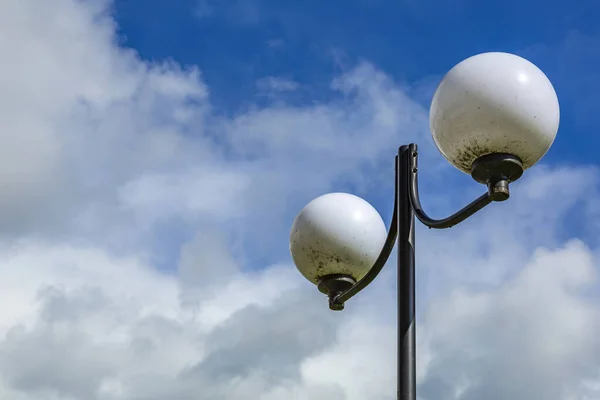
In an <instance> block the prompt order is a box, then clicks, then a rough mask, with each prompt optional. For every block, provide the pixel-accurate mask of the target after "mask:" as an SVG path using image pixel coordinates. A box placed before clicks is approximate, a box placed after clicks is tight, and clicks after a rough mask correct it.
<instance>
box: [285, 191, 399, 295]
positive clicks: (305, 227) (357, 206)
mask: <svg viewBox="0 0 600 400" xmlns="http://www.w3.org/2000/svg"><path fill="white" fill-rule="evenodd" d="M386 237H387V230H386V228H385V224H384V222H383V220H382V219H381V216H380V215H379V213H378V212H377V210H375V208H373V206H371V205H370V204H369V203H368V202H366V201H365V200H363V199H361V198H360V197H357V196H354V195H352V194H348V193H329V194H326V195H323V196H320V197H317V198H316V199H314V200H313V201H311V202H310V203H308V204H307V205H306V206H305V207H304V208H303V209H302V210H301V211H300V213H299V214H298V216H297V217H296V219H295V220H294V223H293V225H292V231H291V234H290V251H291V253H292V258H293V260H294V263H295V264H296V267H297V268H298V270H299V271H300V273H302V275H303V276H304V277H305V278H306V279H308V280H309V281H311V282H312V283H314V284H318V283H319V280H320V279H321V278H322V277H324V276H326V275H332V274H343V275H347V276H350V277H352V278H354V279H355V280H357V281H358V280H360V279H361V278H362V277H363V276H364V275H365V274H366V273H367V271H368V270H369V269H370V268H371V267H372V266H373V264H374V263H375V261H376V260H377V257H378V256H379V253H380V252H381V250H382V249H383V245H384V243H385V239H386Z"/></svg>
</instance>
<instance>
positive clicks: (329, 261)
mask: <svg viewBox="0 0 600 400" xmlns="http://www.w3.org/2000/svg"><path fill="white" fill-rule="evenodd" d="M559 118H560V110H559V104H558V98H557V96H556V93H555V91H554V88H553V87H552V84H551V83H550V81H549V80H548V78H547V77H546V75H544V73H543V72H542V71H541V70H539V69H538V68H537V67H536V66H535V65H534V64H532V63H531V62H529V61H527V60H525V59H524V58H521V57H519V56H516V55H513V54H508V53H497V52H496V53H483V54H478V55H475V56H473V57H470V58H467V59H466V60H464V61H462V62H460V63H459V64H457V65H456V66H455V67H454V68H452V69H451V70H450V71H449V72H448V73H447V74H446V76H445V77H444V78H443V80H442V81H441V83H440V84H439V86H438V88H437V90H436V92H435V94H434V97H433V101H432V103H431V109H430V127H431V132H432V134H433V139H434V142H435V144H436V146H437V147H438V149H439V150H440V152H441V153H442V155H443V156H444V157H445V158H446V159H447V160H448V161H449V162H450V163H451V164H452V165H454V166H455V167H456V168H458V169H459V170H461V171H463V172H466V173H468V174H470V175H471V176H472V177H473V179H475V180H476V181H477V182H479V183H482V184H484V185H486V186H487V190H486V192H485V193H484V194H482V195H481V196H480V197H478V198H477V199H475V200H474V201H473V202H471V203H470V204H469V205H467V206H466V207H464V208H462V209H461V210H459V211H458V212H456V213H455V214H453V215H451V216H449V217H447V218H443V219H433V218H431V217H429V216H428V215H427V214H426V213H425V212H424V211H423V208H422V207H421V202H420V200H419V192H418V184H417V174H418V169H417V159H418V152H417V145H416V144H409V145H403V146H401V147H400V148H399V150H398V155H397V156H396V171H395V175H396V180H395V200H394V212H393V216H392V222H391V224H390V228H389V231H388V232H387V233H386V229H385V224H384V223H383V220H382V219H381V216H380V215H379V214H378V212H377V211H376V210H375V209H374V208H373V207H372V206H371V205H370V204H369V203H367V202H366V201H365V200H363V199H361V198H359V197H357V196H354V195H351V194H346V193H330V194H326V195H323V196H321V197H318V198H316V199H314V200H313V201H311V202H310V203H309V204H308V205H306V206H305V207H304V208H303V209H302V210H301V211H300V213H299V214H298V216H297V217H296V219H295V220H294V223H293V226H292V230H291V235H290V251H291V254H292V258H293V260H294V263H295V264H296V267H297V268H298V270H299V271H300V272H301V274H302V275H303V276H304V277H305V278H306V279H308V280H309V281H310V282H312V283H314V284H315V285H317V287H318V289H319V290H320V291H321V292H323V293H324V294H326V295H327V296H328V297H329V308H330V309H332V310H342V309H343V308H344V303H345V302H346V301H348V300H349V299H350V298H351V297H353V296H354V295H356V294H357V293H358V292H360V291H361V290H362V289H364V288H365V287H366V286H367V285H368V284H369V283H371V282H372V281H373V280H374V279H375V278H376V277H377V275H378V274H379V272H380V271H381V269H382V268H383V266H384V265H385V263H386V261H387V259H388V257H389V255H390V253H391V252H392V250H393V247H394V245H395V244H396V245H397V254H398V263H397V266H398V399H399V400H416V373H415V369H416V349H415V344H416V342H415V320H414V318H415V216H416V218H417V219H419V220H420V221H421V222H422V223H423V224H425V225H426V226H428V227H429V228H435V229H443V228H450V227H452V226H454V225H456V224H458V223H460V222H462V221H464V220H465V219H467V218H468V217H470V216H471V215H473V214H475V213H476V212H477V211H479V210H481V209H482V208H484V207H485V206H487V205H488V204H490V203H492V202H495V201H504V200H507V199H508V197H509V184H510V183H511V182H514V181H516V180H517V179H519V178H520V177H521V175H522V174H523V171H524V170H526V169H527V168H529V167H531V166H533V165H534V164H535V163H536V162H538V161H539V160H540V159H541V158H542V157H543V155H544V154H545V153H546V152H547V151H548V149H549V148H550V146H551V145H552V142H553V141H554V138H555V137H556V133H557V131H558V125H559Z"/></svg>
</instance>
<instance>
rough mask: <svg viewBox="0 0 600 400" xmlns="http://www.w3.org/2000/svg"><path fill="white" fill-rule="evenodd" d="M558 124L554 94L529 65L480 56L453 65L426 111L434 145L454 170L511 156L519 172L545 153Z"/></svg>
mask: <svg viewBox="0 0 600 400" xmlns="http://www.w3.org/2000/svg"><path fill="white" fill-rule="evenodd" d="M559 120H560V108H559V104H558V98H557V96H556V92H555V91H554V88H553V86H552V83H550V81H549V80H548V78H547V77H546V75H545V74H544V73H543V72H542V71H541V70H540V69H539V68H538V67H536V66H535V65H534V64H532V63H531V62H529V61H528V60H526V59H524V58H522V57H519V56H516V55H514V54H508V53H497V52H496V53H483V54H478V55H475V56H473V57H470V58H467V59H466V60H464V61H462V62H460V63H459V64H457V65H456V66H455V67H454V68H452V69H451V70H450V71H449V72H448V73H447V74H446V76H445V77H444V78H443V80H442V81H441V83H440V84H439V86H438V88H437V91H436V92H435V95H434V97H433V101H432V103H431V110H430V126H431V132H432V134H433V139H434V141H435V144H436V145H437V147H438V149H439V150H440V152H441V153H442V154H443V155H444V157H445V158H446V159H447V160H448V161H450V163H451V164H452V165H454V166H455V167H456V168H458V169H460V170H461V171H464V172H466V173H471V166H472V164H473V161H475V160H476V159H478V158H479V157H482V156H485V155H488V154H493V153H504V154H509V155H512V156H516V157H518V158H519V159H520V161H521V163H522V167H523V170H525V169H527V168H529V167H531V166H532V165H534V164H535V163H536V162H538V161H539V160H540V159H541V158H542V156H543V155H544V154H545V153H546V152H547V151H548V149H549V148H550V146H551V145H552V142H553V141H554V138H555V137H556V133H557V131H558V125H559Z"/></svg>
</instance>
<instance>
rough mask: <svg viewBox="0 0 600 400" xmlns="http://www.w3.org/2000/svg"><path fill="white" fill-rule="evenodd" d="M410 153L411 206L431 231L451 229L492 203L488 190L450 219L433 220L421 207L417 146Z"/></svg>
mask: <svg viewBox="0 0 600 400" xmlns="http://www.w3.org/2000/svg"><path fill="white" fill-rule="evenodd" d="M409 151H410V154H411V157H410V165H409V168H408V174H409V179H408V181H409V185H408V186H409V188H408V191H409V198H410V203H411V206H412V208H413V210H414V212H415V216H416V217H417V218H418V219H419V221H421V222H422V223H423V224H424V225H425V226H427V227H429V228H431V229H445V228H451V227H453V226H454V225H457V224H459V223H461V222H462V221H464V220H465V219H467V218H469V217H470V216H471V215H473V214H475V213H476V212H477V211H479V210H481V209H482V208H484V207H485V206H487V205H488V204H490V203H491V202H492V201H494V198H493V197H492V193H491V190H488V191H487V192H486V193H484V194H482V195H481V196H479V197H478V198H477V199H475V200H474V201H472V202H471V203H470V204H468V205H467V206H465V207H463V208H462V209H460V210H459V211H457V212H456V213H454V214H452V215H451V216H449V217H446V218H442V219H433V218H431V217H429V216H428V215H427V214H426V213H425V211H423V206H421V201H420V199H419V182H418V181H419V179H418V165H417V159H418V151H417V145H416V144H414V143H413V144H410V145H409Z"/></svg>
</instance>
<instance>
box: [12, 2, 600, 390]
mask: <svg viewBox="0 0 600 400" xmlns="http://www.w3.org/2000/svg"><path fill="white" fill-rule="evenodd" d="M599 16H600V5H598V4H597V2H594V1H572V2H555V1H545V2H542V1H533V0H532V1H521V2H517V1H503V2H483V1H468V0H455V1H441V0H440V1H429V2H423V1H416V0H405V1H396V2H388V1H383V0H353V1H321V2H317V1H312V0H310V1H304V2H300V1H298V2H285V1H274V0H272V1H268V0H249V1H245V2H244V1H241V0H231V1H229V2H224V1H219V0H179V1H166V0H145V1H142V0H85V1H82V0H44V1H39V0H6V1H1V2H0V51H1V52H2V55H3V69H2V73H0V106H1V107H0V188H1V189H2V190H1V193H2V196H0V239H1V240H0V293H2V296H3V297H2V299H3V304H4V305H5V306H4V307H0V398H1V399H10V400H38V399H41V398H43V399H52V400H73V399H77V400H79V399H98V400H164V399H173V400H190V399H195V400H197V399H199V400H204V399H206V400H212V399H227V400H248V399H260V400H281V399H294V400H304V399H311V400H325V399H327V400H364V399H382V400H391V399H394V398H395V392H396V389H395V385H396V376H395V363H396V360H395V353H396V352H395V348H394V347H395V343H396V325H395V322H396V321H395V318H396V310H395V307H396V296H395V293H396V292H395V286H396V284H395V279H394V278H395V268H393V265H394V263H393V262H391V263H390V265H389V266H388V267H387V268H386V269H385V270H384V271H383V272H382V274H381V276H380V277H379V278H378V279H377V280H376V281H375V282H374V283H373V284H372V285H371V286H369V288H367V289H366V290H364V291H363V292H361V294H360V295H359V296H356V297H355V298H353V299H352V300H351V301H350V302H348V304H347V305H346V309H345V310H344V312H342V313H333V312H331V311H329V310H328V308H327V304H326V298H325V297H324V296H323V295H322V294H320V293H319V292H318V291H317V290H316V288H315V287H314V285H312V284H311V283H309V282H307V281H306V280H304V279H303V278H302V277H301V276H300V274H299V273H298V271H297V270H296V268H295V267H294V265H293V264H292V262H291V257H290V254H289V243H288V240H289V232H290V227H291V224H292V221H293V218H294V217H295V215H296V214H297V212H298V211H299V210H300V209H301V208H302V207H303V206H304V205H305V204H306V203H307V202H309V201H310V200H311V199H313V198H315V197H316V196H318V195H321V194H323V193H327V192H331V191H347V192H352V193H355V194H357V195H359V196H361V197H363V198H365V199H366V200H368V201H369V202H370V203H371V204H373V206H374V207H375V208H376V209H377V210H378V211H379V213H380V214H381V215H382V217H383V219H384V220H385V221H386V222H387V221H389V217H390V215H391V210H392V204H391V201H392V194H393V180H392V176H393V167H392V165H393V159H394V155H395V152H396V149H397V147H398V146H399V145H401V144H404V143H409V142H416V143H418V144H419V146H420V177H421V178H422V179H421V180H420V184H421V189H422V190H421V193H422V195H423V203H424V206H425V207H426V209H427V211H428V212H429V213H430V214H431V215H433V216H443V215H446V214H449V213H450V212H452V211H454V210H456V209H457V208H459V207H461V206H463V205H464V204H465V203H466V202H468V201H470V200H472V199H473V198H474V197H476V196H478V195H479V194H480V192H481V191H482V187H481V185H478V184H476V183H475V182H474V181H472V180H471V179H470V178H469V177H468V176H467V175H465V174H463V173H461V172H459V171H457V170H456V169H454V168H453V167H452V166H450V165H449V164H448V163H447V162H446V161H445V160H444V159H443V157H442V156H441V155H440V154H439V152H438V151H437V149H436V148H435V146H434V145H433V141H432V140H431V135H430V133H429V117H428V113H429V103H430V101H431V97H432V94H433V92H434V90H435V88H436V85H437V84H438V82H439V81H440V79H441V78H442V76H443V75H444V74H445V73H446V71H448V70H449V69H450V68H451V67H452V66H454V65H455V64H456V63H458V62H460V61H461V60H463V59H464V58H466V57H469V56H471V55H474V54H477V53H480V52H485V51H505V52H512V53H516V54H519V55H521V56H524V57H526V58H528V59H529V60H531V61H532V62H534V63H535V64H536V65H538V66H539V67H540V68H541V69H542V70H543V71H544V72H545V73H546V74H547V75H548V77H549V78H550V80H551V81H552V82H553V84H554V87H555V89H556V91H557V94H558V97H559V101H560V103H561V112H562V115H561V125H560V129H559V133H558V136H557V139H556V142H555V144H554V146H553V147H552V148H551V150H550V152H549V153H548V154H547V155H546V156H545V157H544V158H543V160H542V162H541V163H540V164H539V165H536V166H535V167H534V168H531V169H530V170H527V171H526V173H525V175H524V176H523V178H521V179H520V180H519V181H518V182H516V183H515V184H514V185H513V186H512V188H511V194H512V195H511V199H510V200H509V201H507V202H503V203H501V204H493V205H491V206H490V207H488V208H486V209H485V210H483V211H482V212H480V213H478V214H477V215H476V216H474V217H472V218H471V219H469V220H468V221H466V222H464V224H461V225H460V226H458V227H455V228H453V229H452V230H450V231H435V230H427V229H425V228H418V229H419V230H418V232H417V234H418V239H417V251H418V257H417V268H418V273H417V274H418V275H417V284H418V302H417V304H418V319H417V325H418V327H417V332H418V334H417V338H418V373H417V380H418V395H419V400H479V399H482V398H483V399H489V400H505V399H511V400H575V399H576V400H594V399H598V398H600V369H599V368H598V365H599V364H600V363H599V360H600V336H599V335H598V332H600V301H599V300H600V296H599V293H600V290H599V285H598V282H599V280H598V278H599V277H600V267H599V266H600V239H599V238H600V206H599V205H600V162H599V159H598V157H597V154H596V147H597V140H596V136H597V135H596V134H595V132H596V131H597V130H598V128H600V118H599V117H598V112H597V110H596V108H597V106H596V103H597V102H596V97H597V93H598V92H599V91H600V74H599V73H598V70H597V65H598V64H599V62H600V23H598V20H599V18H598V17H599Z"/></svg>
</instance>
